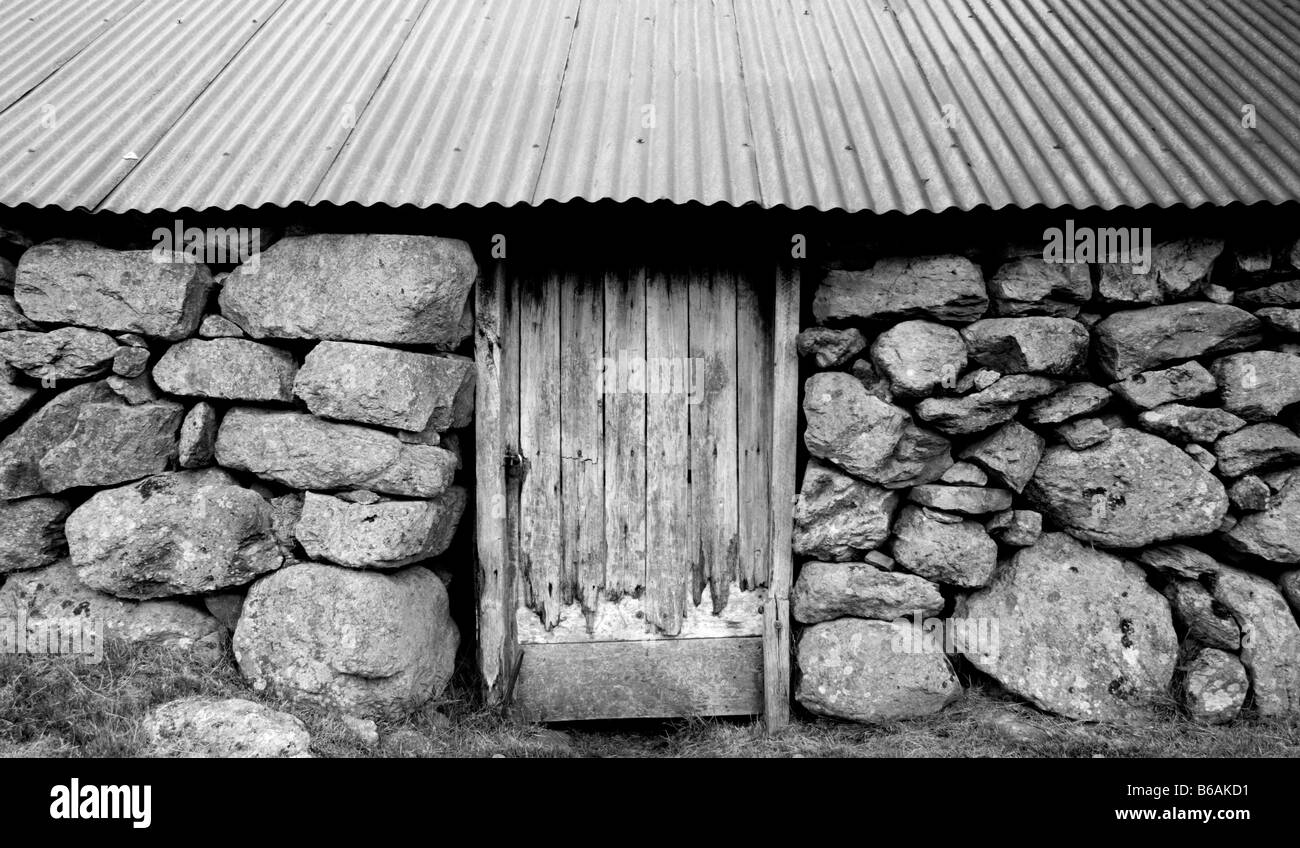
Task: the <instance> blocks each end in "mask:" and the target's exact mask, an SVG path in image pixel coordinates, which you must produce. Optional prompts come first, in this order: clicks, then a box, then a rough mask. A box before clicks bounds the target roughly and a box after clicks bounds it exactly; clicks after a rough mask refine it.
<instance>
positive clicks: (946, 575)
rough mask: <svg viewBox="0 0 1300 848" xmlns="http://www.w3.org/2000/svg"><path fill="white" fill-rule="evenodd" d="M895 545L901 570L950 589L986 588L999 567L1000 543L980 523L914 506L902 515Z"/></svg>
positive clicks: (897, 526)
mask: <svg viewBox="0 0 1300 848" xmlns="http://www.w3.org/2000/svg"><path fill="white" fill-rule="evenodd" d="M954 518H956V519H957V520H955V521H954V520H953V519H954ZM893 546H894V547H893V549H894V558H895V559H896V560H897V561H898V564H899V566H900V567H902V568H905V569H907V570H908V571H910V572H912V573H913V574H919V575H920V576H922V577H924V578H926V579H927V580H933V581H934V582H936V583H946V584H948V585H950V586H960V587H962V588H967V589H969V588H974V587H977V586H983V585H984V584H985V583H987V582H988V581H989V576H990V575H991V574H992V573H993V568H994V566H995V565H997V557H998V546H997V543H995V542H994V541H993V539H992V538H991V537H990V536H989V535H988V533H986V532H985V531H984V528H983V527H982V526H981V525H980V524H979V523H977V522H975V521H966V520H962V519H960V518H958V517H957V516H944V515H939V514H936V513H933V512H931V511H930V510H926V509H922V508H920V507H916V506H911V505H908V506H904V507H903V509H902V510H901V511H900V512H899V516H898V521H897V522H896V523H895V525H894V541H893Z"/></svg>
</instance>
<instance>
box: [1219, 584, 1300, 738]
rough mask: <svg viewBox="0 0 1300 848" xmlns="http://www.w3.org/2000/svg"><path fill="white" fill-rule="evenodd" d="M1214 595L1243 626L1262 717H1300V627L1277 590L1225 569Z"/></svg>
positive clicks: (1245, 659)
mask: <svg viewBox="0 0 1300 848" xmlns="http://www.w3.org/2000/svg"><path fill="white" fill-rule="evenodd" d="M1210 591H1211V592H1213V594H1214V597H1215V599H1216V600H1218V601H1219V602H1220V603H1221V604H1223V605H1224V606H1225V607H1227V608H1228V611H1229V612H1230V613H1231V614H1232V616H1233V618H1235V619H1236V620H1237V623H1238V624H1240V625H1241V662H1242V664H1243V665H1245V666H1246V672H1247V674H1249V675H1250V685H1251V691H1252V692H1253V693H1254V696H1255V709H1256V710H1258V712H1259V714H1260V715H1261V716H1293V715H1296V714H1297V713H1300V663H1297V662H1296V657H1300V625H1297V624H1296V620H1295V617H1294V616H1293V615H1292V614H1291V610H1290V609H1289V608H1288V607H1287V604H1286V600H1285V599H1283V597H1282V593H1281V592H1280V591H1278V588H1277V586H1275V585H1274V584H1272V583H1270V582H1269V581H1268V580H1265V579H1264V578H1263V577H1260V576H1259V575H1257V574H1251V573H1249V572H1246V571H1240V570H1238V569H1235V568H1229V567H1227V566H1224V567H1223V568H1221V569H1220V570H1219V572H1218V573H1217V574H1216V575H1215V576H1214V578H1213V580H1212V585H1211V587H1210Z"/></svg>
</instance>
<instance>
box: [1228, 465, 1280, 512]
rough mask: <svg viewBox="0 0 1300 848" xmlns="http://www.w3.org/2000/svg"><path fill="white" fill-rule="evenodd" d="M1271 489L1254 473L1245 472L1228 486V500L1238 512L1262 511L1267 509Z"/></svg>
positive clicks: (1271, 495)
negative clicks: (1245, 473) (1244, 474)
mask: <svg viewBox="0 0 1300 848" xmlns="http://www.w3.org/2000/svg"><path fill="white" fill-rule="evenodd" d="M1272 497H1273V490H1272V489H1270V488H1269V486H1268V484H1267V483H1265V482H1264V481H1263V480H1261V479H1260V478H1258V477H1256V476H1255V475H1254V474H1247V475H1246V476H1244V477H1242V478H1241V479H1240V480H1238V481H1236V482H1235V483H1233V484H1232V485H1231V486H1229V487H1228V500H1229V501H1230V502H1231V503H1232V506H1233V508H1234V509H1236V510H1238V511H1239V512H1262V511H1263V510H1266V509H1268V505H1269V501H1270V499H1271V498H1272Z"/></svg>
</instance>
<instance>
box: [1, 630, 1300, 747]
mask: <svg viewBox="0 0 1300 848" xmlns="http://www.w3.org/2000/svg"><path fill="white" fill-rule="evenodd" d="M108 648H109V649H108V651H107V652H106V655H105V658H104V661H103V662H101V663H99V664H95V665H86V664H82V663H79V662H77V661H76V660H75V659H65V658H58V657H20V658H11V659H8V660H6V661H4V662H2V663H0V757H5V756H19V757H138V756H148V755H149V751H148V749H147V743H146V741H145V739H144V736H143V733H142V731H141V724H142V720H143V718H144V716H145V715H146V714H147V713H148V712H149V710H150V709H152V708H153V707H155V706H157V705H159V704H162V703H166V702H167V701H171V700H174V699H176V698H182V697H186V696H189V695H212V696H219V697H241V698H248V699H250V700H261V701H264V702H266V703H268V704H270V705H271V706H273V707H276V708H278V709H283V710H285V711H287V712H292V713H293V714H295V715H297V716H298V717H299V718H301V719H302V720H303V721H304V722H305V723H306V725H307V727H308V729H309V730H310V731H311V734H312V753H313V754H315V755H317V756H324V757H374V756H381V757H492V756H504V757H1098V756H1101V757H1189V756H1191V757H1296V756H1300V719H1288V720H1262V719H1251V718H1245V719H1241V720H1239V721H1237V722H1234V723H1232V724H1230V725H1227V726H1223V727H1206V726H1203V725H1198V724H1195V723H1192V722H1190V721H1187V720H1186V719H1182V718H1180V717H1178V716H1177V715H1175V714H1172V713H1171V714H1170V715H1168V716H1166V717H1165V719H1166V720H1162V721H1159V722H1155V723H1152V724H1150V725H1148V726H1145V727H1142V728H1139V729H1134V728H1132V727H1123V726H1109V725H1103V724H1084V723H1079V722H1072V721H1068V720H1065V719H1060V718H1056V717H1053V716H1050V715H1046V714H1044V713H1041V712H1039V711H1037V710H1034V709H1032V708H1030V707H1027V706H1024V705H1022V704H1020V703H1018V702H1016V701H1014V700H1011V699H1009V698H1007V697H1005V696H1002V695H1000V694H999V693H997V692H993V691H990V690H989V689H987V688H983V687H981V686H978V685H977V686H975V687H974V688H972V689H970V690H969V691H968V692H967V694H966V696H965V697H964V698H962V700H960V701H958V702H957V703H955V704H953V705H951V706H950V707H949V708H948V709H946V710H944V711H943V712H942V713H940V714H939V715H937V716H931V717H928V718H923V719H914V720H910V721H900V722H895V723H892V724H888V725H882V726H864V725H854V724H847V723H842V722H835V721H829V720H824V719H815V718H812V717H809V716H803V717H800V718H797V719H796V720H795V722H794V723H793V724H792V725H791V727H790V728H788V729H787V730H786V731H784V732H782V733H780V734H777V735H774V736H770V737H769V736H767V735H765V734H764V732H763V728H762V726H761V724H760V723H758V722H755V721H750V720H729V719H690V720H682V721H665V722H621V723H605V724H593V723H584V724H573V725H568V726H562V725H556V726H551V727H543V726H536V725H529V724H524V723H521V722H518V721H514V720H511V719H510V718H508V717H505V716H503V715H501V714H500V713H498V712H497V711H493V710H486V709H483V708H480V707H478V706H476V705H475V704H474V701H473V698H472V697H470V696H469V694H468V690H467V689H466V688H465V687H464V686H463V685H461V684H460V683H459V682H458V683H453V685H452V687H451V688H450V689H449V690H448V693H447V694H446V695H445V696H444V697H443V698H442V699H440V700H438V701H436V702H434V703H431V704H429V705H427V706H426V707H425V708H423V709H422V710H420V711H419V712H417V713H415V714H414V715H411V716H409V717H407V718H406V719H404V720H402V721H398V722H385V723H381V724H380V726H379V730H380V741H379V743H378V744H377V745H374V746H370V745H367V744H366V743H364V742H362V741H360V740H359V739H358V738H357V737H356V736H355V735H353V733H352V732H351V731H349V730H348V729H347V727H345V726H344V724H343V723H342V722H341V721H340V720H339V719H338V718H336V717H334V716H332V715H330V714H328V713H326V712H323V711H320V710H313V709H304V708H302V707H300V706H293V705H289V704H285V703H282V702H278V701H276V700H274V699H267V698H264V697H262V696H260V695H258V694H256V693H253V692H252V691H251V690H250V689H249V688H248V687H247V685H246V684H245V683H244V682H243V680H242V679H241V678H240V676H239V673H238V671H237V670H236V669H235V667H234V665H233V663H232V662H231V661H230V660H229V659H227V660H225V661H223V662H221V663H219V664H217V665H216V666H211V665H209V666H203V667H200V666H195V665H191V664H188V663H186V662H185V661H183V660H181V659H178V658H177V657H175V656H173V655H169V654H167V653H163V652H155V651H149V650H128V649H125V648H123V647H120V646H116V645H109V646H108ZM464 672H465V670H462V674H461V675H459V676H458V681H460V680H464V679H466V678H467V677H468V674H467V673H464Z"/></svg>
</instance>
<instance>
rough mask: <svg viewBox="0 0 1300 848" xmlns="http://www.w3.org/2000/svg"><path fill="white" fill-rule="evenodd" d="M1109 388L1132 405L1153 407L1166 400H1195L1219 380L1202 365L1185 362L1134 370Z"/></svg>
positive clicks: (1215, 387)
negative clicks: (1164, 367)
mask: <svg viewBox="0 0 1300 848" xmlns="http://www.w3.org/2000/svg"><path fill="white" fill-rule="evenodd" d="M1110 388H1111V391H1113V392H1115V394H1117V395H1119V396H1120V397H1122V398H1124V400H1125V401H1127V402H1128V404H1129V406H1132V407H1133V408H1135V409H1154V408H1155V407H1157V406H1163V405H1165V404H1168V403H1178V402H1181V401H1189V400H1196V399H1197V398H1199V397H1202V396H1204V395H1208V394H1209V393H1210V392H1213V391H1216V390H1217V389H1218V388H1219V384H1218V383H1216V382H1215V381H1214V375H1212V374H1211V373H1210V372H1209V371H1207V370H1206V369H1205V367H1204V366H1203V365H1201V364H1200V363H1198V362H1188V363H1185V364H1183V365H1175V366H1174V367H1173V368H1166V369H1165V370H1163V371H1144V372H1142V373H1140V374H1134V375H1133V376H1132V377H1129V378H1127V379H1125V380H1121V381H1120V382H1118V383H1115V384H1114V385H1112V386H1111V387H1110Z"/></svg>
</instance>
